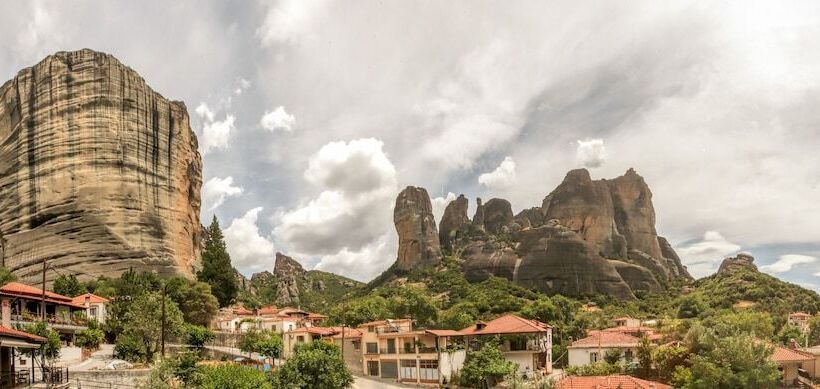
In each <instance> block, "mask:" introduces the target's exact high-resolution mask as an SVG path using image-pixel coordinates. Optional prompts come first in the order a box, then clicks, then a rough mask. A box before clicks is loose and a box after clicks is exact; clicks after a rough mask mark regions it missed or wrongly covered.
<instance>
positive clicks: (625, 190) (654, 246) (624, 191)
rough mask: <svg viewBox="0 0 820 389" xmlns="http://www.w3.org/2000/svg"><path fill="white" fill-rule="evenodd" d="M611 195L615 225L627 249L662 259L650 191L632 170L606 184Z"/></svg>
mask: <svg viewBox="0 0 820 389" xmlns="http://www.w3.org/2000/svg"><path fill="white" fill-rule="evenodd" d="M606 183H607V184H608V185H609V192H610V194H611V196H612V207H613V210H614V217H615V225H616V228H617V230H618V232H619V233H620V234H622V235H623V237H624V238H625V239H626V245H627V247H629V249H630V250H639V251H641V252H643V253H646V254H647V255H649V256H650V257H652V258H658V259H660V258H663V255H662V253H661V248H660V245H659V244H658V233H657V231H655V208H654V207H653V206H652V192H651V191H650V190H649V186H648V185H646V182H644V180H643V177H641V176H639V175H638V173H636V172H635V170H634V169H629V170H627V172H626V174H624V175H623V176H620V177H618V178H616V179H614V180H611V181H606Z"/></svg>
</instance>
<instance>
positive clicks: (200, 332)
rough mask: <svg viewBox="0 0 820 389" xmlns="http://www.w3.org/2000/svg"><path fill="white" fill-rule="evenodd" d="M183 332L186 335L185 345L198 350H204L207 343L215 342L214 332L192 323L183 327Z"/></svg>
mask: <svg viewBox="0 0 820 389" xmlns="http://www.w3.org/2000/svg"><path fill="white" fill-rule="evenodd" d="M182 332H183V334H184V335H185V343H186V344H188V345H189V346H193V347H194V348H196V349H202V348H203V347H205V344H206V343H208V342H210V341H212V340H214V338H215V337H216V335H215V334H214V332H213V331H211V330H210V329H209V328H208V327H203V326H199V325H196V324H190V323H186V324H185V325H183V327H182Z"/></svg>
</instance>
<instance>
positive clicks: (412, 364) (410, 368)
mask: <svg viewBox="0 0 820 389" xmlns="http://www.w3.org/2000/svg"><path fill="white" fill-rule="evenodd" d="M399 378H416V360H415V359H402V360H401V369H400V370H399Z"/></svg>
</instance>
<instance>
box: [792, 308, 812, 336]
mask: <svg viewBox="0 0 820 389" xmlns="http://www.w3.org/2000/svg"><path fill="white" fill-rule="evenodd" d="M809 319H811V315H809V314H808V313H805V312H792V313H790V314H789V317H788V320H787V323H788V324H789V325H791V326H794V327H797V328H799V329H800V332H802V333H803V334H807V333H808V332H809Z"/></svg>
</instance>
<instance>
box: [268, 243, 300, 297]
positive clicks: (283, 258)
mask: <svg viewBox="0 0 820 389" xmlns="http://www.w3.org/2000/svg"><path fill="white" fill-rule="evenodd" d="M273 276H274V278H275V279H276V298H275V300H276V304H280V305H299V283H298V280H297V278H299V277H304V276H305V269H304V268H303V267H302V265H301V264H300V263H299V262H296V260H295V259H293V258H291V257H289V256H287V255H284V254H282V253H276V264H275V265H274V266H273Z"/></svg>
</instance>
